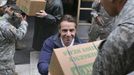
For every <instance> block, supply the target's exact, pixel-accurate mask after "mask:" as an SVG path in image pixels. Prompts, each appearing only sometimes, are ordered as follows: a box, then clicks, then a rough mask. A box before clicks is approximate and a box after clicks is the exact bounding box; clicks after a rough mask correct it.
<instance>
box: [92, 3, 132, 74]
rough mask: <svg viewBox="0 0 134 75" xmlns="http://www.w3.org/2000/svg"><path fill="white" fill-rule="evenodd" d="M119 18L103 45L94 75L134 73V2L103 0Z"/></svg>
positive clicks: (94, 68)
mask: <svg viewBox="0 0 134 75" xmlns="http://www.w3.org/2000/svg"><path fill="white" fill-rule="evenodd" d="M101 3H102V5H103V6H104V8H105V9H106V11H107V12H108V14H109V15H111V16H117V17H116V18H115V22H114V24H113V26H114V27H113V31H112V32H111V33H110V35H109V36H108V38H107V40H106V41H105V42H104V43H103V44H101V47H100V48H99V51H98V56H97V58H96V60H95V63H94V66H93V73H92V75H126V74H128V73H129V72H132V71H134V0H101Z"/></svg>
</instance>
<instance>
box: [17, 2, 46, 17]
mask: <svg viewBox="0 0 134 75" xmlns="http://www.w3.org/2000/svg"><path fill="white" fill-rule="evenodd" d="M16 5H17V6H18V7H19V8H20V9H21V10H22V11H23V12H25V13H26V14H27V15H28V16H35V13H36V12H39V11H40V10H45V6H46V1H45V0H17V1H16Z"/></svg>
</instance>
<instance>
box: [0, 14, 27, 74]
mask: <svg viewBox="0 0 134 75" xmlns="http://www.w3.org/2000/svg"><path fill="white" fill-rule="evenodd" d="M10 18H11V16H9V15H8V14H4V15H3V16H2V17H0V75H14V74H13V72H14V69H15V64H14V60H13V57H14V53H15V41H16V40H17V39H22V38H23V37H24V36H25V34H26V32H27V26H28V23H27V22H26V21H21V23H20V27H19V28H18V29H17V28H15V27H14V26H13V25H11V24H10V23H9V21H8V19H10Z"/></svg>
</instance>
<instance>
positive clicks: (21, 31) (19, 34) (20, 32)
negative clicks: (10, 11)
mask: <svg viewBox="0 0 134 75" xmlns="http://www.w3.org/2000/svg"><path fill="white" fill-rule="evenodd" d="M4 17H5V20H6V19H7V18H9V17H8V16H7V15H6V16H4ZM27 26H28V23H27V22H26V21H21V23H20V27H18V28H16V27H14V26H13V25H11V24H10V23H9V22H8V21H6V22H5V23H4V24H3V25H1V26H0V30H1V31H2V35H3V36H4V37H5V38H6V39H10V40H14V39H15V40H16V39H22V38H23V37H24V36H25V34H26V32H27Z"/></svg>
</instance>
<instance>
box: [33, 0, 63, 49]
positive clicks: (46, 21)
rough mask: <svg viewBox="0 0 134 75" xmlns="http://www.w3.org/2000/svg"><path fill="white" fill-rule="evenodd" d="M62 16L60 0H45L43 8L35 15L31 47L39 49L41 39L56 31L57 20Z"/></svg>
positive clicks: (41, 42)
mask: <svg viewBox="0 0 134 75" xmlns="http://www.w3.org/2000/svg"><path fill="white" fill-rule="evenodd" d="M62 16H63V6H62V2H61V0H46V7H45V10H41V11H39V13H37V17H35V25H34V36H33V46H32V47H33V48H34V50H38V51H39V50H40V49H41V47H42V44H43V41H44V40H45V39H47V38H48V37H50V36H51V35H53V34H55V33H57V31H58V22H59V20H60V18H61V17H62Z"/></svg>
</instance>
